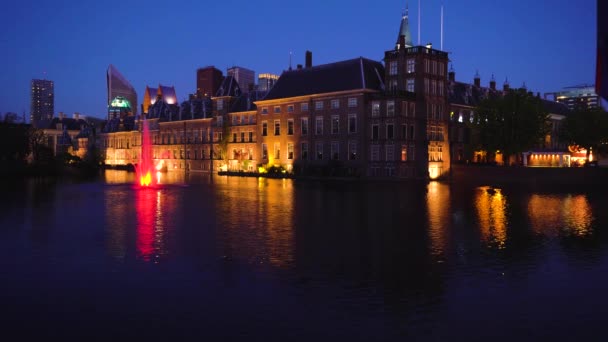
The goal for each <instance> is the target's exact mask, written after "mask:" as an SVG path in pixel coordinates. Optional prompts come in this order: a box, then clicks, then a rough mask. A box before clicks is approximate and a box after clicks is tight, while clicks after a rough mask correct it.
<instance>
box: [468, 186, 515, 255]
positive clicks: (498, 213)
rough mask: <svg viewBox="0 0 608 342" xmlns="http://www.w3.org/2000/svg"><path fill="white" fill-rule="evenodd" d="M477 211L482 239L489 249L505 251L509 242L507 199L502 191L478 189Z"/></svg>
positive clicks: (476, 196) (476, 198) (487, 188)
mask: <svg viewBox="0 0 608 342" xmlns="http://www.w3.org/2000/svg"><path fill="white" fill-rule="evenodd" d="M475 209H476V211H477V218H478V221H479V228H480V231H481V239H482V241H484V242H485V243H486V244H487V245H488V246H489V247H492V248H497V249H504V248H505V247H506V242H507V226H508V218H507V198H506V196H505V195H503V194H502V191H501V189H495V188H490V187H480V188H477V191H476V193H475Z"/></svg>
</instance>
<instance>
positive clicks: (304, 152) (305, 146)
mask: <svg viewBox="0 0 608 342" xmlns="http://www.w3.org/2000/svg"><path fill="white" fill-rule="evenodd" d="M301 146H302V160H308V143H306V142H303V143H302V145H301Z"/></svg>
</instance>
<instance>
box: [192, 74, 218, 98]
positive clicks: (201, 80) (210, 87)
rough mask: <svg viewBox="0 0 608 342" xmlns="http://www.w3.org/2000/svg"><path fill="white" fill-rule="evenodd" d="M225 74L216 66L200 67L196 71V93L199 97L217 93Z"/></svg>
mask: <svg viewBox="0 0 608 342" xmlns="http://www.w3.org/2000/svg"><path fill="white" fill-rule="evenodd" d="M223 80H224V75H223V74H222V72H221V71H220V70H218V69H216V68H215V67H214V66H208V67H204V68H200V69H198V70H197V71H196V95H197V96H198V97H199V98H203V97H210V96H213V95H214V94H215V93H217V90H218V89H219V88H220V84H221V83H222V81H223Z"/></svg>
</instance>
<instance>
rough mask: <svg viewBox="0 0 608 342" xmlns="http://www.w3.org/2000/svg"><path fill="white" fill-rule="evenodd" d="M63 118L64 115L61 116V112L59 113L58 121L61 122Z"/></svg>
mask: <svg viewBox="0 0 608 342" xmlns="http://www.w3.org/2000/svg"><path fill="white" fill-rule="evenodd" d="M64 117H65V114H63V112H59V120H63V118H64Z"/></svg>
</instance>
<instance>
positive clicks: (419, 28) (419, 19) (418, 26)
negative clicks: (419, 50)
mask: <svg viewBox="0 0 608 342" xmlns="http://www.w3.org/2000/svg"><path fill="white" fill-rule="evenodd" d="M418 45H420V0H418Z"/></svg>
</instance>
